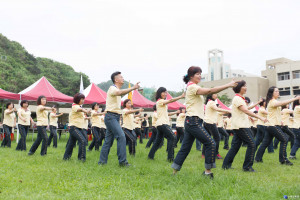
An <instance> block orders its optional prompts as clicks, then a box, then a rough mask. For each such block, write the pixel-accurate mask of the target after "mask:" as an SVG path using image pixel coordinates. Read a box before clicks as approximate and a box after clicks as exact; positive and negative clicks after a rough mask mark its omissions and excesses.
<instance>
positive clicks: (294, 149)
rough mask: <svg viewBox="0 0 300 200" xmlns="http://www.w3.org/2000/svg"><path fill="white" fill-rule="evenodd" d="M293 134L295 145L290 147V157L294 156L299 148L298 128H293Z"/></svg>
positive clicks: (299, 134) (299, 135)
mask: <svg viewBox="0 0 300 200" xmlns="http://www.w3.org/2000/svg"><path fill="white" fill-rule="evenodd" d="M293 132H294V133H295V135H296V138H295V143H294V145H293V147H292V150H291V154H290V155H291V156H296V152H297V150H298V149H299V148H300V128H294V129H293Z"/></svg>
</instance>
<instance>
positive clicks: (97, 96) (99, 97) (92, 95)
mask: <svg viewBox="0 0 300 200" xmlns="http://www.w3.org/2000/svg"><path fill="white" fill-rule="evenodd" d="M84 95H85V100H84V103H85V104H92V103H94V102H97V103H99V104H105V103H106V96H107V95H106V92H104V91H103V90H101V89H100V88H99V87H98V86H97V85H96V84H95V83H92V84H90V85H89V86H88V87H87V88H86V89H85V90H84Z"/></svg>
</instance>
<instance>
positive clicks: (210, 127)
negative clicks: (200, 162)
mask: <svg viewBox="0 0 300 200" xmlns="http://www.w3.org/2000/svg"><path fill="white" fill-rule="evenodd" d="M204 128H205V130H206V131H207V132H208V133H209V135H211V136H212V137H213V138H214V141H215V143H216V152H215V156H217V155H218V154H219V145H220V134H219V131H218V127H217V125H216V124H209V123H205V122H204ZM205 151H206V148H205V145H204V146H203V149H202V155H205Z"/></svg>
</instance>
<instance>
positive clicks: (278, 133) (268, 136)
mask: <svg viewBox="0 0 300 200" xmlns="http://www.w3.org/2000/svg"><path fill="white" fill-rule="evenodd" d="M274 137H276V138H277V139H278V140H279V141H280V150H279V162H284V161H287V160H288V159H287V156H286V146H287V141H288V139H287V135H285V133H284V132H283V131H282V130H281V128H280V126H268V127H267V131H266V132H265V137H264V139H263V141H262V144H261V145H260V147H259V149H258V151H257V153H256V156H255V160H256V161H262V158H263V155H264V153H265V150H266V148H267V147H268V146H269V145H270V144H271V142H272V141H273V138H274Z"/></svg>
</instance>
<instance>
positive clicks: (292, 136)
mask: <svg viewBox="0 0 300 200" xmlns="http://www.w3.org/2000/svg"><path fill="white" fill-rule="evenodd" d="M281 130H282V131H283V132H284V133H285V134H287V135H288V136H289V141H291V148H293V146H294V143H295V138H296V136H295V134H294V133H293V131H292V130H291V129H289V127H288V126H281ZM278 143H279V140H278V139H277V138H275V140H274V147H275V148H276V149H277V147H278Z"/></svg>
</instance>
